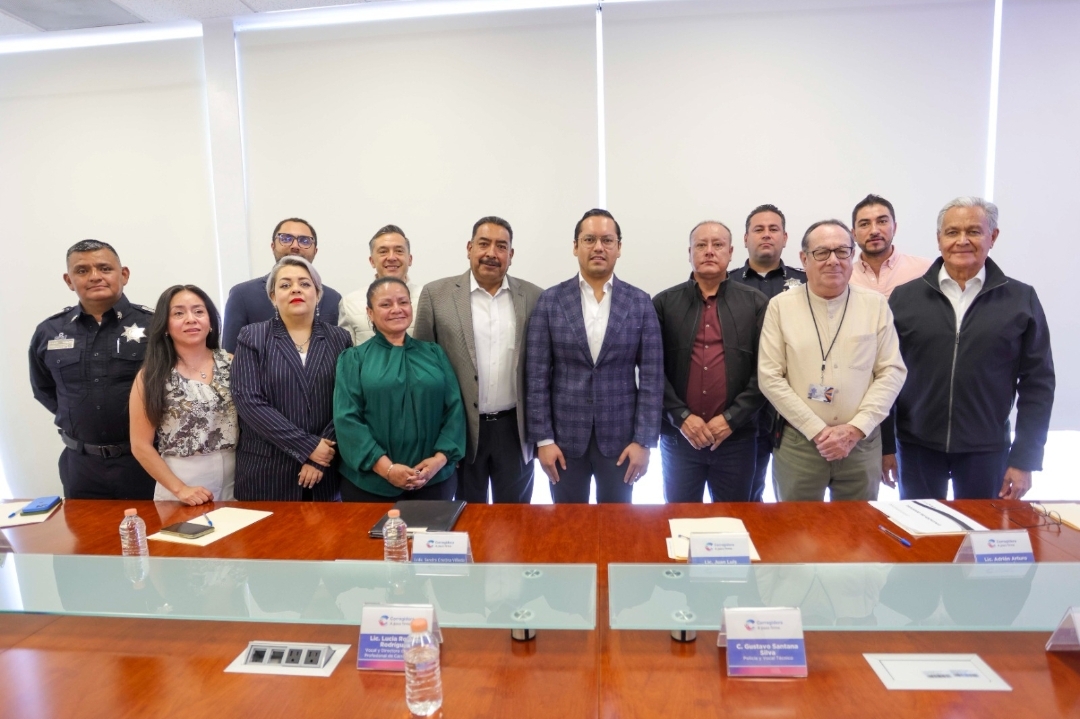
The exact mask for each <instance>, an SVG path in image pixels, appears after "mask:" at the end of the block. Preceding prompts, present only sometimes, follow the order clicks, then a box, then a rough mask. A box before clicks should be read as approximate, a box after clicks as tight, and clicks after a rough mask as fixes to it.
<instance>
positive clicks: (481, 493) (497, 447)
mask: <svg viewBox="0 0 1080 719" xmlns="http://www.w3.org/2000/svg"><path fill="white" fill-rule="evenodd" d="M489 484H490V485H491V500H492V501H493V502H494V503H495V504H528V503H529V502H531V501H532V491H533V463H532V462H529V463H527V464H526V462H525V458H524V457H522V456H521V440H520V437H519V435H518V426H517V412H516V411H515V410H509V411H508V412H505V413H500V416H498V417H497V418H496V419H492V420H485V419H484V418H483V416H481V417H480V436H479V437H478V440H477V443H476V459H475V461H473V462H472V463H466V462H462V463H461V482H460V483H459V484H458V490H457V498H458V499H464V500H465V501H466V502H474V503H477V504H487V501H488V485H489Z"/></svg>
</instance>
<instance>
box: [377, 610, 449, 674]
mask: <svg viewBox="0 0 1080 719" xmlns="http://www.w3.org/2000/svg"><path fill="white" fill-rule="evenodd" d="M417 618H423V619H426V620H427V622H428V626H429V627H430V628H431V634H432V636H433V637H434V638H435V641H436V642H439V643H442V632H441V631H440V630H439V623H438V620H437V619H436V618H435V607H433V606H432V605H430V604H365V605H364V609H363V610H362V612H361V614H360V641H359V643H358V644H357V648H356V668H357V669H367V670H371V671H382V672H403V671H405V643H406V642H407V641H408V639H409V633H410V625H411V624H412V620H413V619H417Z"/></svg>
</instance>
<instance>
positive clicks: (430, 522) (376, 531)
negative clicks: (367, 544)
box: [368, 499, 466, 539]
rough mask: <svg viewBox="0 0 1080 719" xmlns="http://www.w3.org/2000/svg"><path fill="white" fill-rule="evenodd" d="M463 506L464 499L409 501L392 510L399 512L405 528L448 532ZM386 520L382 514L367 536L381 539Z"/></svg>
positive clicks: (400, 503) (397, 505)
mask: <svg viewBox="0 0 1080 719" xmlns="http://www.w3.org/2000/svg"><path fill="white" fill-rule="evenodd" d="M465 504H466V502H465V500H464V499H409V500H403V501H401V502H398V503H397V504H395V505H394V509H398V510H400V511H401V519H402V521H404V522H405V526H406V527H427V531H429V532H449V531H450V530H451V529H453V528H454V524H455V523H456V522H457V520H458V517H460V516H461V510H463V509H465ZM387 518H388V516H387V515H385V514H384V515H383V516H382V518H381V519H380V520H379V521H378V522H376V523H375V526H374V527H372V528H371V531H370V532H368V536H369V537H371V538H372V539H382V536H383V535H382V530H383V525H384V524H386V520H387Z"/></svg>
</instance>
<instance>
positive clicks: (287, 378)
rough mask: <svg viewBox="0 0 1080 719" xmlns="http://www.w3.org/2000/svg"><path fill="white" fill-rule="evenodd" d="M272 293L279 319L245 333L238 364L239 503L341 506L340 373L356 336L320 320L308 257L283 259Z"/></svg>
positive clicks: (318, 284) (269, 285)
mask: <svg viewBox="0 0 1080 719" xmlns="http://www.w3.org/2000/svg"><path fill="white" fill-rule="evenodd" d="M266 293H267V294H268V295H269V296H270V301H271V302H273V303H274V306H275V307H276V309H277V314H276V316H275V317H274V318H273V319H271V320H268V321H266V322H257V323H255V324H252V325H248V326H247V327H245V328H243V329H242V330H240V338H239V339H238V340H237V346H236V356H235V357H234V358H233V366H232V383H233V384H232V392H233V399H234V400H235V402H236V409H237V412H238V413H239V415H240V444H239V446H238V447H237V450H236V489H235V492H236V498H237V499H239V500H247V501H258V500H264V501H267V500H268V501H289V500H292V501H297V500H308V501H310V500H316V501H321V502H330V501H336V500H338V499H339V494H338V475H337V471H336V469H335V467H334V455H335V454H336V452H335V449H334V445H335V437H336V435H335V433H334V372H335V367H336V366H337V358H338V355H340V354H341V353H342V352H344V351H345V350H346V349H348V347H349V346H350V345H351V344H352V338H351V337H350V335H349V333H348V331H347V330H344V329H342V328H340V327H337V326H335V325H329V324H326V323H325V322H322V321H320V320H319V318H318V317H317V316H316V315H317V309H316V308H317V307H318V303H319V299H320V298H321V297H322V279H321V278H320V277H319V273H318V272H316V271H315V268H314V267H312V266H311V263H309V262H308V261H307V260H305V259H304V258H303V257H299V256H297V255H286V256H285V257H283V258H282V259H281V261H279V262H278V263H277V265H275V267H274V269H273V271H272V272H271V273H270V276H269V277H268V278H267V282H266Z"/></svg>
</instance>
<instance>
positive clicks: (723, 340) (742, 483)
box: [653, 221, 769, 502]
mask: <svg viewBox="0 0 1080 719" xmlns="http://www.w3.org/2000/svg"><path fill="white" fill-rule="evenodd" d="M730 262H731V230H729V229H728V228H727V225H725V224H723V223H721V222H712V221H706V222H700V223H698V224H697V225H696V226H695V227H694V229H693V230H691V231H690V265H691V267H693V272H692V273H691V275H690V279H689V280H688V281H686V282H683V283H682V284H679V285H676V286H675V287H672V288H670V289H667V290H664V291H663V292H661V293H660V294H658V295H657V296H656V297H654V298H653V306H654V307H656V314H657V316H658V317H659V319H660V331H661V333H662V334H663V338H664V376H665V380H664V419H665V420H667V421H666V422H664V423H663V425H662V426H661V429H660V452H661V457H662V461H663V464H664V499H665V500H666V501H668V502H701V501H702V500H703V499H704V495H705V487H706V486H708V488H709V495H710V496H711V497H712V501H714V502H746V501H749V500H750V498H751V488H752V485H753V481H754V467H755V463H756V460H755V457H756V454H757V441H756V439H757V412H758V409H759V408H760V407H761V405H762V403H763V402H764V398H763V397H762V396H761V392H760V391H759V390H758V386H757V353H758V340H759V338H760V334H761V323H762V321H763V320H764V318H765V306H766V305H767V304H768V303H769V298H767V297H766V296H765V295H763V294H761V293H760V292H758V291H757V290H755V289H752V288H750V287H747V286H746V285H743V284H739V283H735V282H728V273H727V267H728V263H730Z"/></svg>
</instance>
